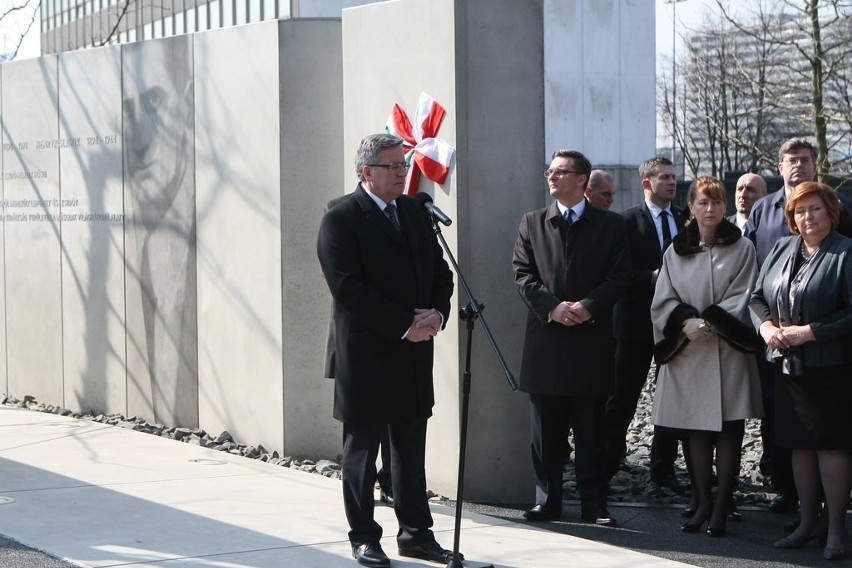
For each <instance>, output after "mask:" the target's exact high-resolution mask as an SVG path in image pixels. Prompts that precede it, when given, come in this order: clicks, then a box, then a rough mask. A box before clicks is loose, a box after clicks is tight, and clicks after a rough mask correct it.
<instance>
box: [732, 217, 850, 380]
mask: <svg viewBox="0 0 852 568" xmlns="http://www.w3.org/2000/svg"><path fill="white" fill-rule="evenodd" d="M801 243H802V238H801V237H799V236H798V235H797V236H789V237H783V238H781V240H779V241H778V242H777V243H776V244H775V246H774V247H773V248H772V250H771V251H770V252H769V254H768V255H767V257H766V262H765V263H764V266H763V267H762V268H761V269H760V275H759V276H758V277H757V283H756V284H755V289H754V292H753V293H752V295H751V302H750V304H749V305H750V307H751V311H752V312H753V313H754V315H755V317H756V319H757V320H758V321H759V322H764V321H768V320H771V319H772V318H771V317H770V309H769V303H770V302H774V301H775V298H774V297H773V290H772V288H773V283H774V282H775V280H776V278H778V276H779V274H780V273H781V271H782V269H783V267H784V263H785V262H786V260H787V259H788V258H790V256H792V255H794V254H796V252H797V251H798V250H799V247H800V246H801ZM820 248H821V249H823V250H825V256H824V257H823V259H822V261H821V262H820V264H819V266H818V267H817V268H816V270H815V271H814V273H813V276H811V278H810V280H809V281H808V282H807V283H806V284H805V289H804V292H803V293H802V322H803V324H810V326H811V329H812V330H813V332H814V337H815V338H816V341H811V342H808V343H805V345H804V356H805V365H808V366H813V367H819V366H824V365H840V364H843V363H848V362H849V361H852V239H848V238H846V237H844V236H842V235H840V233H838V232H837V231H833V232H832V233H830V234H829V235H828V236H827V237H826V238H825V239H823V241H822V243H821V244H820ZM775 323H776V325H777V322H775Z"/></svg>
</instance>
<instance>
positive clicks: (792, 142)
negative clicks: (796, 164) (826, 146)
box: [778, 137, 817, 162]
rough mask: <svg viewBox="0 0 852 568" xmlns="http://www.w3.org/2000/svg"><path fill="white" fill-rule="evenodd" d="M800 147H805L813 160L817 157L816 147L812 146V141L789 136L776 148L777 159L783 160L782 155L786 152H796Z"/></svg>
mask: <svg viewBox="0 0 852 568" xmlns="http://www.w3.org/2000/svg"><path fill="white" fill-rule="evenodd" d="M802 148H807V149H808V150H810V151H811V158H812V159H813V161H814V162H816V159H817V149H816V146H814V144H813V142H811V141H810V140H808V139H807V138H798V137H796V138H790V139H789V140H787V141H786V142H784V143H783V144H782V145H781V149H780V150H778V161H779V162H783V161H784V156H786V155H787V154H792V153H793V152H798V151H799V150H801V149H802Z"/></svg>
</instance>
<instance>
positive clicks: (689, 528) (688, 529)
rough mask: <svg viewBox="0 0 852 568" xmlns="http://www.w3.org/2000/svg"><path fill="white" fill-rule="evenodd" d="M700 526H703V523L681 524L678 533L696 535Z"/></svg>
mask: <svg viewBox="0 0 852 568" xmlns="http://www.w3.org/2000/svg"><path fill="white" fill-rule="evenodd" d="M702 526H704V521H701V522H700V523H683V524H682V525H681V526H680V532H683V533H687V534H692V533H697V532H698V531H700V530H701V527H702Z"/></svg>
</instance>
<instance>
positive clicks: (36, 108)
mask: <svg viewBox="0 0 852 568" xmlns="http://www.w3.org/2000/svg"><path fill="white" fill-rule="evenodd" d="M57 63H58V57H56V56H52V57H43V58H41V59H31V60H27V61H21V62H20V63H18V64H16V65H14V66H12V65H9V66H4V67H3V83H2V87H3V91H2V95H3V97H2V112H3V124H2V126H3V199H2V202H3V229H4V231H3V233H4V242H3V245H4V253H5V266H4V274H5V296H4V297H5V301H6V305H5V307H6V318H5V321H6V346H5V347H6V349H5V351H6V356H7V360H6V369H7V372H8V388H9V390H10V391H12V392H16V393H26V394H31V395H33V396H35V397H36V398H39V399H43V400H58V399H61V398H62V366H63V362H62V317H61V313H62V291H61V290H62V253H61V240H60V238H61V237H60V224H61V221H60V214H61V206H60V205H61V203H60V200H61V199H62V195H61V193H60V189H59V186H60V183H59V152H60V148H65V149H68V148H71V147H76V146H78V145H79V144H80V142H81V140H80V139H79V138H77V137H71V138H59V119H58V114H57V105H58V103H59V100H58V93H57Z"/></svg>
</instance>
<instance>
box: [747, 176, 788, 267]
mask: <svg viewBox="0 0 852 568" xmlns="http://www.w3.org/2000/svg"><path fill="white" fill-rule="evenodd" d="M789 235H790V229H788V228H787V220H786V219H785V218H784V189H783V188H782V189H779V190H778V191H775V192H772V193H770V194H769V195H765V196H763V197H761V198H760V199H758V200H757V202H756V203H755V204H754V206H753V207H752V208H751V212H750V213H749V214H748V222H746V229H745V237H746V238H747V239H749V240H751V242H752V243H754V250H755V252H756V253H757V265H758V266H763V261H764V260H766V255H768V254H769V251H770V250H772V247H773V246H775V243H776V242H777V241H778V239H780V238H781V237H786V236H789Z"/></svg>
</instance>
